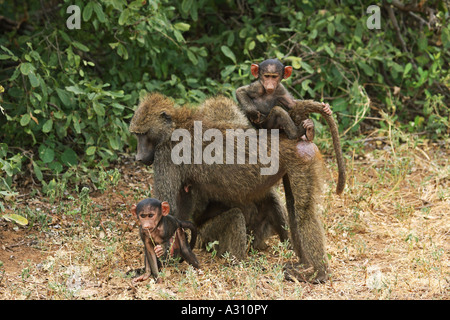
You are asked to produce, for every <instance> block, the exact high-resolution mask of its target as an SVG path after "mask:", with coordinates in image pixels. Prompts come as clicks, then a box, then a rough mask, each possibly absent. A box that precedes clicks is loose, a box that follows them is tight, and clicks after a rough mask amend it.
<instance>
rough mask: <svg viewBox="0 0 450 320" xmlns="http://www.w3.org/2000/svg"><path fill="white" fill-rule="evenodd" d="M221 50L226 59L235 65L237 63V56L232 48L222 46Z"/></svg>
mask: <svg viewBox="0 0 450 320" xmlns="http://www.w3.org/2000/svg"><path fill="white" fill-rule="evenodd" d="M220 49H221V50H222V52H223V54H224V55H225V56H226V57H228V58H230V59H231V60H232V61H233V62H234V63H236V56H235V55H234V53H233V51H231V49H230V48H228V47H227V46H221V47H220Z"/></svg>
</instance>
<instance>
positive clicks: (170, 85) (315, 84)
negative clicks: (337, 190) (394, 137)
mask: <svg viewBox="0 0 450 320" xmlns="http://www.w3.org/2000/svg"><path fill="white" fill-rule="evenodd" d="M404 2H405V4H404V6H403V7H399V6H398V3H400V2H399V1H396V4H397V6H391V5H390V3H391V1H383V2H382V3H378V5H379V6H380V8H381V27H380V29H369V28H368V27H367V25H366V22H367V19H368V17H369V15H370V14H368V13H366V9H367V7H366V6H368V4H367V5H366V4H361V2H360V1H356V0H346V1H333V2H330V1H324V0H321V1H308V0H302V1H256V0H250V1H247V2H241V1H237V2H234V1H212V0H183V1H172V0H155V1H145V0H136V1H125V0H111V1H106V0H95V1H89V2H84V1H80V0H64V1H62V2H61V1H55V0H54V1H45V2H43V1H28V2H27V3H26V4H24V3H20V4H17V3H15V2H9V1H8V2H5V1H0V8H1V12H2V14H3V15H4V16H3V17H0V18H2V19H1V21H3V22H4V23H2V24H0V43H1V44H2V45H1V46H0V65H1V68H0V70H1V71H0V85H1V86H0V91H2V92H3V91H4V92H3V93H0V94H1V98H0V99H1V100H0V186H2V189H4V190H6V191H2V192H3V193H4V194H2V195H3V196H4V195H7V194H10V193H11V192H12V190H11V186H12V182H13V178H14V177H15V176H17V174H19V173H20V172H24V171H26V170H27V169H30V170H31V171H32V172H33V174H34V178H35V179H37V180H38V181H39V182H40V183H41V184H42V185H43V186H44V187H48V184H49V181H50V182H51V181H54V179H53V177H54V176H55V175H63V176H64V177H63V179H64V181H65V180H66V179H68V178H71V179H75V180H76V181H80V180H82V179H84V177H85V176H86V173H88V172H89V173H90V174H91V175H95V171H94V173H93V171H92V170H90V169H88V168H94V167H98V166H100V167H101V166H106V165H107V164H108V163H109V162H110V161H113V160H115V159H117V157H118V154H120V153H121V152H129V151H131V150H132V149H133V148H134V147H135V145H136V142H135V140H134V138H132V137H131V136H130V134H129V133H128V122H129V119H130V118H131V116H132V112H133V109H134V106H135V105H136V104H137V102H138V99H139V97H140V96H141V95H142V94H143V93H144V92H147V91H160V92H163V93H164V94H166V95H168V96H172V97H173V98H175V99H176V101H177V103H187V102H191V103H196V102H199V101H201V100H202V99H204V98H205V97H206V96H208V95H214V94H219V93H221V94H226V95H229V96H233V95H234V90H235V89H236V88H237V87H239V86H241V85H243V84H247V83H249V82H250V81H252V79H250V76H249V74H250V73H249V71H250V63H251V62H252V61H261V60H263V59H264V58H268V57H277V58H279V59H282V60H283V61H284V62H286V63H288V64H291V65H292V66H293V67H294V69H295V72H294V76H293V77H291V79H288V80H287V81H286V85H287V86H288V88H289V90H291V92H292V93H293V94H294V96H295V97H296V98H298V99H315V100H324V101H327V102H330V104H331V105H332V107H333V111H334V112H335V114H336V116H337V119H338V122H339V124H340V129H341V131H342V132H343V133H344V134H347V133H348V135H347V136H346V137H350V134H355V135H356V134H359V133H361V132H363V131H364V130H366V129H368V128H373V127H377V126H379V125H382V121H381V122H380V124H378V123H376V122H375V123H374V122H373V120H368V119H367V117H368V116H371V117H370V119H374V118H375V119H376V118H377V117H378V118H379V119H380V120H382V119H384V116H382V115H388V116H389V117H390V119H391V120H393V121H395V123H397V124H398V125H399V126H404V127H405V128H407V129H408V130H410V131H412V132H415V131H419V130H420V131H424V130H425V131H427V132H428V133H429V134H430V135H431V136H434V137H439V136H442V135H444V134H445V135H447V136H448V134H449V112H448V106H447V105H448V98H449V91H448V87H449V79H450V76H449V72H448V60H449V48H450V26H449V24H448V19H449V12H448V7H447V4H446V2H445V1H443V0H437V1H434V2H433V4H431V5H428V6H427V7H418V6H415V3H416V2H414V1H404ZM70 5H76V6H78V7H79V8H80V15H81V16H80V20H81V21H80V22H81V23H80V24H81V25H80V29H69V28H68V27H67V23H68V20H69V19H71V17H73V16H72V14H73V13H72V12H69V13H68V11H67V8H68V7H69V6H70ZM389 8H393V12H394V14H395V17H396V21H394V20H393V19H392V17H391V16H390V15H389V10H390V9H389ZM395 24H397V25H398V26H399V28H398V29H397V28H396V27H395ZM400 40H403V42H404V43H406V46H403V45H402V41H400ZM380 115H381V116H380ZM317 119H319V118H317ZM317 128H318V130H320V124H319V125H318V126H317ZM324 131H326V130H324ZM68 169H69V170H68ZM97 180H98V179H97ZM94 181H95V179H94Z"/></svg>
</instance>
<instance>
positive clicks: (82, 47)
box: [72, 41, 89, 52]
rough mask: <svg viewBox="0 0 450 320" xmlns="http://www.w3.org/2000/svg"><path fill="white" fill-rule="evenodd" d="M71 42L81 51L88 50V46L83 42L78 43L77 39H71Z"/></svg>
mask: <svg viewBox="0 0 450 320" xmlns="http://www.w3.org/2000/svg"><path fill="white" fill-rule="evenodd" d="M72 44H73V45H74V47H75V48H78V49H80V50H81V51H84V52H89V48H88V47H86V46H85V45H84V44H82V43H79V42H78V41H73V42H72Z"/></svg>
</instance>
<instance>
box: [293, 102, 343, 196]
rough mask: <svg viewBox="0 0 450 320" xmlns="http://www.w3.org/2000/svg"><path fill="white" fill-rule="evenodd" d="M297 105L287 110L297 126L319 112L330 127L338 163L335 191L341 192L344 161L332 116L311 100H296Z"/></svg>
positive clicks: (319, 104)
mask: <svg viewBox="0 0 450 320" xmlns="http://www.w3.org/2000/svg"><path fill="white" fill-rule="evenodd" d="M296 102H297V105H296V106H295V107H294V108H292V109H291V110H290V111H289V114H290V116H291V118H292V120H294V123H295V124H296V125H297V126H299V125H300V124H301V123H302V122H303V120H305V119H307V117H308V115H309V114H310V113H320V114H321V115H322V116H323V117H324V118H325V120H326V122H327V123H328V126H329V127H330V132H331V137H332V138H333V147H334V152H335V154H336V161H337V164H338V172H339V176H338V182H337V186H336V193H337V194H341V193H342V191H344V188H345V162H344V157H343V156H342V149H341V143H340V141H339V131H338V128H337V125H336V122H335V121H334V119H333V117H332V116H330V115H328V114H326V113H325V112H324V111H323V105H322V104H321V103H319V102H316V101H313V100H297V101H296Z"/></svg>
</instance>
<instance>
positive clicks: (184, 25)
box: [173, 22, 191, 31]
mask: <svg viewBox="0 0 450 320" xmlns="http://www.w3.org/2000/svg"><path fill="white" fill-rule="evenodd" d="M173 27H174V28H175V29H177V30H180V31H188V30H189V29H190V28H191V26H190V25H189V24H187V23H183V22H178V23H175V24H174V25H173Z"/></svg>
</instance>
